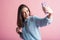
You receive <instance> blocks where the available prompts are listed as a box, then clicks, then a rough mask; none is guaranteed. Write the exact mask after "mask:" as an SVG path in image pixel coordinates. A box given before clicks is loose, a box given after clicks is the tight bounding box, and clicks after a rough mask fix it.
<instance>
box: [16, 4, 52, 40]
mask: <svg viewBox="0 0 60 40" xmlns="http://www.w3.org/2000/svg"><path fill="white" fill-rule="evenodd" d="M42 8H43V11H44V13H45V14H46V15H47V14H48V15H47V16H46V17H45V18H39V17H37V16H32V15H31V12H30V9H29V8H28V7H27V6H26V5H24V4H21V5H20V6H19V8H18V15H17V26H18V27H17V28H16V32H17V33H18V34H19V35H20V37H21V38H22V39H23V40H41V36H40V32H39V29H38V28H39V27H43V26H46V25H48V24H50V23H51V16H52V14H51V13H52V10H51V8H49V7H48V6H46V5H45V6H44V5H43V4H42Z"/></svg>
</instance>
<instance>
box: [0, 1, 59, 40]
mask: <svg viewBox="0 0 60 40" xmlns="http://www.w3.org/2000/svg"><path fill="white" fill-rule="evenodd" d="M43 1H44V0H0V40H21V38H20V37H19V35H18V34H17V33H16V30H15V29H16V27H17V25H16V21H17V9H18V6H19V5H20V4H22V3H23V4H26V5H27V6H28V7H29V8H30V10H31V13H32V14H33V15H38V16H39V17H43V16H44V13H43V11H42V8H41V2H43ZM45 1H46V2H47V3H48V5H49V6H51V8H52V9H53V11H54V13H53V14H52V15H53V19H54V20H53V22H52V23H51V24H50V25H48V26H46V27H42V28H41V29H40V30H41V36H42V40H60V11H59V10H60V0H45Z"/></svg>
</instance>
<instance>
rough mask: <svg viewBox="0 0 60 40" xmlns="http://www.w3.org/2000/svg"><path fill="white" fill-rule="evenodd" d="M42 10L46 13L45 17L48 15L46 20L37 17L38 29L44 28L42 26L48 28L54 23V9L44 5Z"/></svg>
mask: <svg viewBox="0 0 60 40" xmlns="http://www.w3.org/2000/svg"><path fill="white" fill-rule="evenodd" d="M42 9H43V11H44V13H45V15H47V16H46V17H44V18H39V17H36V16H35V23H36V25H37V27H39V26H40V27H42V26H46V25H48V24H50V23H51V22H52V13H53V11H52V9H51V8H50V7H49V6H46V5H43V4H42Z"/></svg>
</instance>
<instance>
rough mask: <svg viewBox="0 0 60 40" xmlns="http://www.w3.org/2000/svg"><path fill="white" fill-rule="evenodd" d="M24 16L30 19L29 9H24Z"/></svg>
mask: <svg viewBox="0 0 60 40" xmlns="http://www.w3.org/2000/svg"><path fill="white" fill-rule="evenodd" d="M22 15H23V17H24V18H25V19H26V18H28V17H29V10H28V8H27V7H24V8H22Z"/></svg>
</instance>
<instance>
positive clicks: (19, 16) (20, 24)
mask: <svg viewBox="0 0 60 40" xmlns="http://www.w3.org/2000/svg"><path fill="white" fill-rule="evenodd" d="M24 7H26V8H28V7H27V6H26V5H24V4H21V5H20V6H19V8H18V14H17V26H18V27H19V28H20V27H23V23H24V21H25V19H24V17H23V16H22V8H24ZM28 10H29V16H31V12H30V9H29V8H28Z"/></svg>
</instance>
